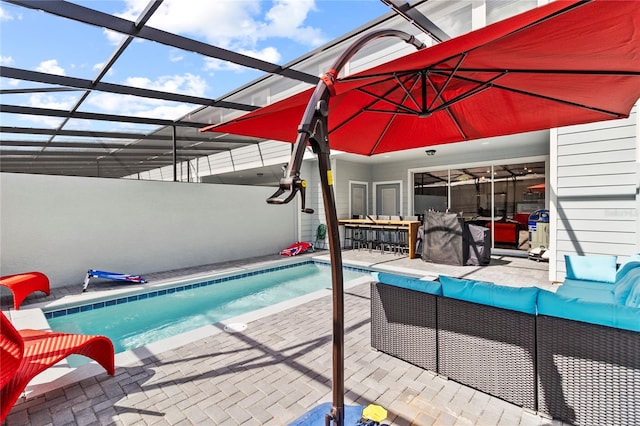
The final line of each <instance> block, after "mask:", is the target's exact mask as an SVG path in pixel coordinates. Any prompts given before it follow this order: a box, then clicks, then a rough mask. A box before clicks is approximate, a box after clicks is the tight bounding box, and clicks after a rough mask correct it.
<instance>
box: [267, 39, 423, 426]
mask: <svg viewBox="0 0 640 426" xmlns="http://www.w3.org/2000/svg"><path fill="white" fill-rule="evenodd" d="M390 36H391V37H399V38H401V39H403V40H404V41H405V42H407V43H410V44H412V45H414V46H415V47H416V48H418V49H421V48H423V47H424V44H423V43H422V42H420V41H419V40H417V39H416V38H415V37H413V36H412V35H410V34H407V33H405V32H402V31H399V30H378V31H374V32H372V33H370V34H367V35H365V36H363V37H361V38H360V39H359V40H357V41H356V42H355V43H353V44H352V45H351V46H350V47H349V48H347V50H345V51H344V52H343V53H342V55H340V57H339V58H338V59H337V60H336V62H335V64H334V66H333V68H332V69H331V70H330V71H329V72H327V73H326V74H325V75H323V76H322V78H321V80H320V82H318V85H317V86H316V89H315V91H314V92H313V95H311V98H310V99H309V103H308V104H307V108H306V109H305V112H304V115H303V116H302V120H301V122H300V126H299V127H298V138H297V139H296V143H295V145H294V147H293V151H292V153H291V160H290V162H289V166H288V167H287V170H286V172H285V177H284V178H282V179H280V188H279V189H278V191H277V192H276V193H275V194H273V196H271V197H270V198H269V199H268V200H267V202H268V203H270V204H285V203H288V202H289V201H291V200H292V199H293V197H294V196H295V194H296V192H298V191H300V193H301V195H302V211H303V212H305V213H313V210H312V209H307V208H306V207H305V205H304V200H305V196H304V194H305V187H306V182H304V181H303V180H302V179H300V168H301V166H302V160H303V158H304V150H305V147H306V146H307V143H309V144H310V145H311V148H312V149H313V152H314V153H315V154H316V155H317V157H318V168H319V170H320V183H321V187H322V198H323V200H324V212H325V219H326V222H327V223H326V225H327V231H328V233H329V253H330V258H331V282H332V290H333V291H332V293H333V407H332V408H331V413H330V414H327V415H326V416H325V424H326V425H327V426H329V424H330V423H331V421H333V422H334V424H335V425H336V426H343V425H344V277H343V275H342V251H341V248H340V232H339V229H338V215H337V213H336V202H335V197H334V193H333V176H332V172H331V158H330V154H331V150H330V148H329V132H328V128H329V127H328V119H327V116H328V113H329V99H330V97H331V94H332V92H334V90H335V89H334V87H333V82H334V81H335V79H336V78H337V76H338V73H339V72H340V70H341V69H342V68H343V67H344V65H345V64H346V63H347V62H348V61H349V59H351V57H352V56H353V55H354V54H355V53H357V52H358V50H360V49H361V48H362V47H363V46H364V45H365V44H367V43H368V42H370V41H372V40H375V39H377V38H381V37H390ZM287 191H289V194H288V196H286V197H285V198H281V197H282V196H283V195H284V194H285V193H287Z"/></svg>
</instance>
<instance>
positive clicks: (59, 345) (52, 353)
mask: <svg viewBox="0 0 640 426" xmlns="http://www.w3.org/2000/svg"><path fill="white" fill-rule="evenodd" d="M0 317H1V318H0V319H1V320H2V321H1V322H0V365H1V366H2V368H1V369H0V386H1V387H2V389H0V423H2V422H3V421H4V419H5V417H7V414H9V411H10V410H11V408H12V407H13V405H14V404H15V403H16V401H17V400H18V398H19V397H20V395H21V394H22V392H23V391H24V389H25V388H26V387H27V384H28V383H29V382H30V381H31V379H33V378H34V377H35V376H36V375H38V374H39V373H41V372H43V371H44V370H46V369H47V368H49V367H51V366H53V365H54V364H56V363H58V362H59V361H61V360H63V359H64V358H66V357H67V356H69V355H71V354H78V355H84V356H86V357H89V358H92V359H94V360H95V361H97V362H98V363H99V364H100V365H102V366H103V367H104V368H105V370H107V373H109V374H110V375H112V376H113V374H114V373H115V355H114V349H113V343H111V340H109V339H108V338H107V337H104V336H87V335H81V334H66V333H56V332H51V331H42V330H29V329H25V330H16V328H15V327H14V326H13V324H11V321H9V319H8V318H7V317H6V316H5V315H4V314H3V313H0Z"/></svg>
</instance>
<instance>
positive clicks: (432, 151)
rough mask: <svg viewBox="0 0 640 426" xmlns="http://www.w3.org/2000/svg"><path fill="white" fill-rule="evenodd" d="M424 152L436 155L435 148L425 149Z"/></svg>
mask: <svg viewBox="0 0 640 426" xmlns="http://www.w3.org/2000/svg"><path fill="white" fill-rule="evenodd" d="M425 153H426V154H427V155H436V150H435V149H428V150H426V151H425Z"/></svg>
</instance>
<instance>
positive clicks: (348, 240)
mask: <svg viewBox="0 0 640 426" xmlns="http://www.w3.org/2000/svg"><path fill="white" fill-rule="evenodd" d="M353 228H354V227H353V225H349V224H347V225H345V226H344V248H350V249H353Z"/></svg>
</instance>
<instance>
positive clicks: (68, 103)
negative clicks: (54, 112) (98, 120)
mask: <svg viewBox="0 0 640 426" xmlns="http://www.w3.org/2000/svg"><path fill="white" fill-rule="evenodd" d="M76 101H77V97H74V96H68V95H60V94H48V93H33V94H31V96H29V106H31V107H35V108H51V109H61V110H68V109H70V108H71V107H72V106H73V105H75V103H76ZM24 118H25V119H27V120H29V121H32V122H34V123H37V124H43V125H45V126H46V127H49V128H55V127H58V126H59V125H60V124H61V123H62V118H58V117H45V116H38V115H26V116H24Z"/></svg>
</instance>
